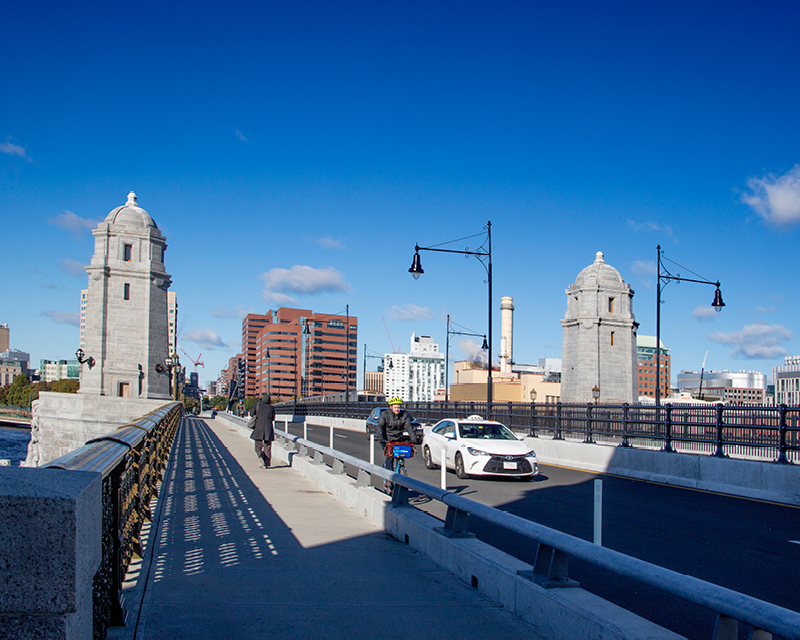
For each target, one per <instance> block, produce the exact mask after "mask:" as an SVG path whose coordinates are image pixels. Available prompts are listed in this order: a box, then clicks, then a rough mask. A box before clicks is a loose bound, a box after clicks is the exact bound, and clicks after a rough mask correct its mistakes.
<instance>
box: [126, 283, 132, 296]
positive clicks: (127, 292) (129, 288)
mask: <svg viewBox="0 0 800 640" xmlns="http://www.w3.org/2000/svg"><path fill="white" fill-rule="evenodd" d="M130 299H131V285H130V284H128V283H127V282H126V283H125V300H130Z"/></svg>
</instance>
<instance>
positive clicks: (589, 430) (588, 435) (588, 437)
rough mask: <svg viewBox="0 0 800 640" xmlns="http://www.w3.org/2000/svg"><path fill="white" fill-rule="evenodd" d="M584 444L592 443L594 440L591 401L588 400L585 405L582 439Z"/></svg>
mask: <svg viewBox="0 0 800 640" xmlns="http://www.w3.org/2000/svg"><path fill="white" fill-rule="evenodd" d="M583 443H584V444H594V440H593V439H592V403H591V402H589V403H588V404H587V405H586V439H585V440H584V441H583Z"/></svg>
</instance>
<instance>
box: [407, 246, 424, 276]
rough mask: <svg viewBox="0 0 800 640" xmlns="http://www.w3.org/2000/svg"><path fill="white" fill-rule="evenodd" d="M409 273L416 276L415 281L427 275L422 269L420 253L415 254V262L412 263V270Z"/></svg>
mask: <svg viewBox="0 0 800 640" xmlns="http://www.w3.org/2000/svg"><path fill="white" fill-rule="evenodd" d="M408 272H409V273H410V274H411V275H412V276H414V280H419V277H420V276H421V275H422V274H423V273H425V271H424V270H423V268H422V263H421V262H420V259H419V251H415V252H414V261H413V262H412V263H411V268H410V269H409V270H408Z"/></svg>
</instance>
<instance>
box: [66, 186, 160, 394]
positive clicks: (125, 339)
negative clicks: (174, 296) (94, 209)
mask: <svg viewBox="0 0 800 640" xmlns="http://www.w3.org/2000/svg"><path fill="white" fill-rule="evenodd" d="M92 233H93V234H94V255H93V256H92V262H91V264H90V265H89V266H88V267H86V272H87V273H88V274H89V288H88V297H87V301H86V329H85V331H86V335H85V346H84V347H83V349H84V351H85V353H86V357H87V358H88V357H92V358H94V361H95V363H94V366H92V367H91V368H90V367H89V366H88V365H87V364H84V365H83V366H81V387H80V393H82V394H90V395H103V396H112V397H124V398H141V399H145V398H149V399H163V400H169V398H170V389H169V376H168V375H167V374H166V373H163V372H162V373H158V372H156V364H161V365H163V364H164V359H165V358H166V357H167V355H168V332H167V289H168V288H169V286H170V283H171V280H170V276H169V275H167V273H166V271H165V270H164V252H165V250H166V247H167V244H166V239H165V238H164V237H163V236H162V235H161V232H160V231H159V230H158V227H157V226H156V223H155V222H154V221H153V218H151V217H150V215H149V214H148V213H147V211H145V210H144V209H142V208H141V207H139V205H138V204H137V203H136V194H135V193H133V191H131V192H130V193H129V194H128V201H127V202H126V203H125V204H124V205H122V206H121V207H117V208H116V209H114V210H113V211H111V213H109V214H108V216H106V219H105V220H104V221H103V222H101V223H100V224H99V225H98V227H97V228H96V229H95V230H94V231H92Z"/></svg>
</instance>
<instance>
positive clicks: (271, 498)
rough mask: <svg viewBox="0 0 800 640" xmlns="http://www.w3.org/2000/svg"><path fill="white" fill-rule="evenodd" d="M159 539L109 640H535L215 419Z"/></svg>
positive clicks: (163, 509) (165, 505)
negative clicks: (264, 462) (259, 455)
mask: <svg viewBox="0 0 800 640" xmlns="http://www.w3.org/2000/svg"><path fill="white" fill-rule="evenodd" d="M153 533H154V534H155V536H154V539H153V540H152V542H148V544H147V548H146V552H145V554H144V556H145V557H144V560H143V561H142V563H141V565H140V566H134V567H133V572H132V574H131V580H130V582H129V584H128V588H127V589H126V608H127V609H128V610H129V612H130V615H129V619H128V624H127V626H126V627H125V628H114V629H110V630H109V631H110V632H109V638H112V640H114V639H119V640H130V639H133V638H136V639H137V640H151V639H152V640H155V639H156V638H158V639H159V640H161V639H165V638H172V639H179V638H192V639H193V640H200V639H204V638H250V637H255V638H257V637H280V638H288V639H295V638H326V639H338V638H341V639H342V640H344V639H348V640H353V639H359V638H364V639H367V638H369V639H374V638H387V639H389V638H397V639H398V640H399V639H402V640H408V639H409V638H436V637H456V638H459V639H460V640H468V639H470V638H475V639H476V640H477V639H479V638H480V639H484V638H487V637H503V638H510V639H513V638H526V639H534V640H535V639H536V638H540V637H541V636H538V635H536V633H535V631H534V629H533V628H532V627H531V626H529V625H528V624H526V623H524V622H522V621H521V620H520V619H519V618H517V617H516V616H514V615H512V614H511V613H509V612H508V611H506V610H504V609H503V608H502V607H500V606H499V605H497V604H495V603H493V602H492V601H491V600H489V599H487V598H486V597H484V596H482V595H481V594H480V593H478V592H477V591H476V590H475V589H472V588H470V587H469V586H467V585H466V584H464V583H463V582H461V581H460V580H458V579H457V578H456V577H454V576H453V575H452V574H450V573H448V572H447V571H444V570H443V569H441V568H439V567H438V566H436V565H435V564H434V563H433V562H432V561H430V560H429V559H427V558H425V557H424V556H422V555H421V554H419V553H417V552H415V551H414V550H412V549H410V548H409V547H408V546H406V545H404V544H402V543H400V542H398V541H397V540H395V539H394V538H392V537H390V536H389V535H388V534H386V533H384V531H383V530H382V529H379V528H377V527H376V526H375V525H373V524H372V523H371V522H369V521H368V520H367V519H366V518H364V517H362V516H361V515H359V514H358V513H357V512H356V511H354V510H352V509H350V508H349V507H346V506H344V505H343V504H341V503H340V502H338V501H337V500H335V499H334V498H332V497H331V496H330V495H328V494H327V493H324V492H323V491H321V490H320V488H319V487H318V486H317V485H315V484H313V483H311V482H310V481H309V480H307V479H306V478H304V477H303V476H302V475H300V474H299V473H297V472H296V471H294V470H293V469H291V468H290V467H287V466H279V467H275V468H271V469H260V468H259V467H258V464H257V460H256V455H255V453H254V451H253V443H252V441H251V440H247V439H246V438H243V437H242V436H241V435H239V434H238V433H236V432H235V431H234V430H233V429H231V428H230V427H228V426H227V425H225V424H224V423H222V422H220V421H215V420H210V419H205V420H201V419H199V418H194V417H188V418H186V419H185V420H184V421H183V422H182V424H181V427H180V430H179V433H178V436H177V439H176V443H175V447H174V450H173V455H172V459H171V461H170V466H169V468H168V472H167V476H166V477H165V480H164V484H163V486H162V491H161V499H160V501H159V503H158V509H157V515H156V517H155V518H154V523H153V528H152V531H151V532H150V533H149V534H148V536H149V537H150V538H153V535H152V534H153Z"/></svg>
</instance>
